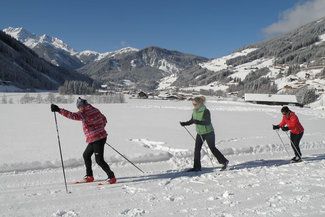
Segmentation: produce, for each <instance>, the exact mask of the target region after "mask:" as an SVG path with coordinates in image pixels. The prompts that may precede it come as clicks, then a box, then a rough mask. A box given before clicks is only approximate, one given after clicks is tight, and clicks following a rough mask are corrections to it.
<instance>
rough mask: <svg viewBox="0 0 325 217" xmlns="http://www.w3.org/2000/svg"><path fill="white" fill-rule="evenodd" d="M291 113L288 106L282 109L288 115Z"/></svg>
mask: <svg viewBox="0 0 325 217" xmlns="http://www.w3.org/2000/svg"><path fill="white" fill-rule="evenodd" d="M289 111H290V109H289V108H288V107H287V106H283V107H282V109H281V112H285V113H288V112H289Z"/></svg>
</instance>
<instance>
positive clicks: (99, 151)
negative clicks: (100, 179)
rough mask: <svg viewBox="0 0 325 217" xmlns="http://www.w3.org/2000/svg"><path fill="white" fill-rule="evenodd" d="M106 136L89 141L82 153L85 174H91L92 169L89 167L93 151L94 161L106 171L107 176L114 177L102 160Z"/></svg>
mask: <svg viewBox="0 0 325 217" xmlns="http://www.w3.org/2000/svg"><path fill="white" fill-rule="evenodd" d="M105 143H106V138H104V139H101V140H98V141H95V142H91V143H89V144H88V146H87V148H86V149H85V151H84V153H83V158H84V161H85V165H86V175H87V176H93V170H92V168H91V164H92V163H91V156H92V155H93V154H94V153H95V160H96V163H97V164H98V165H99V166H100V167H101V168H102V169H103V170H104V171H105V172H106V174H107V176H108V177H109V178H114V177H115V176H114V173H113V172H112V171H111V169H110V168H109V166H108V164H107V163H106V162H105V160H104V147H105Z"/></svg>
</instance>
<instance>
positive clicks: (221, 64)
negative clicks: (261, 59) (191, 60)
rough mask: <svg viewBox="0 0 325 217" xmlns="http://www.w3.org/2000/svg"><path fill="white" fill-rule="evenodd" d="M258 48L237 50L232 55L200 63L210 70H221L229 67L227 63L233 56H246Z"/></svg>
mask: <svg viewBox="0 0 325 217" xmlns="http://www.w3.org/2000/svg"><path fill="white" fill-rule="evenodd" d="M256 49H257V48H248V49H245V50H242V51H240V52H235V53H232V54H230V55H227V56H223V57H221V58H217V59H213V60H210V61H208V62H205V63H200V64H199V65H200V66H201V67H202V68H206V69H208V70H211V71H215V72H217V71H220V70H223V69H227V67H228V65H227V64H226V62H227V60H230V59H233V58H236V57H239V56H246V55H247V54H249V53H251V52H253V51H254V50H256Z"/></svg>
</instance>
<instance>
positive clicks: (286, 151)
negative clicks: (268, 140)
mask: <svg viewBox="0 0 325 217" xmlns="http://www.w3.org/2000/svg"><path fill="white" fill-rule="evenodd" d="M275 132H276V134H278V137H279V139H280V140H281V142H282V145H283V147H284V150H286V152H287V154H288V156H289V157H290V154H289V152H288V150H287V148H286V146H285V144H284V142H283V140H282V139H281V136H280V134H279V132H278V130H275Z"/></svg>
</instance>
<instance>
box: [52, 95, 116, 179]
mask: <svg viewBox="0 0 325 217" xmlns="http://www.w3.org/2000/svg"><path fill="white" fill-rule="evenodd" d="M77 108H78V109H79V111H78V112H76V113H73V112H70V111H68V110H65V109H63V108H59V107H58V106H57V105H54V104H52V105H51V111H52V112H59V114H61V115H63V116H65V117H67V118H69V119H72V120H77V121H82V127H83V131H84V133H85V136H86V142H87V143H88V146H87V147H86V149H85V151H84V153H83V158H84V161H85V165H86V176H85V177H84V178H83V179H82V180H81V181H79V182H76V183H83V182H93V181H94V176H93V170H92V162H91V156H92V155H93V154H94V153H95V160H96V163H97V164H98V165H99V166H100V167H101V168H102V169H103V170H104V171H105V172H106V174H107V176H108V178H107V179H106V180H105V182H108V183H110V184H113V183H115V182H116V178H115V175H114V173H113V172H112V171H111V169H110V168H109V166H108V164H107V163H106V162H105V160H104V147H105V143H106V139H107V132H106V131H105V126H106V123H107V120H106V117H105V116H104V115H103V114H102V113H101V112H100V111H99V110H98V109H97V108H95V107H93V106H92V105H90V104H89V103H88V102H87V101H86V100H85V99H81V98H80V97H79V98H78V100H77Z"/></svg>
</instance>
